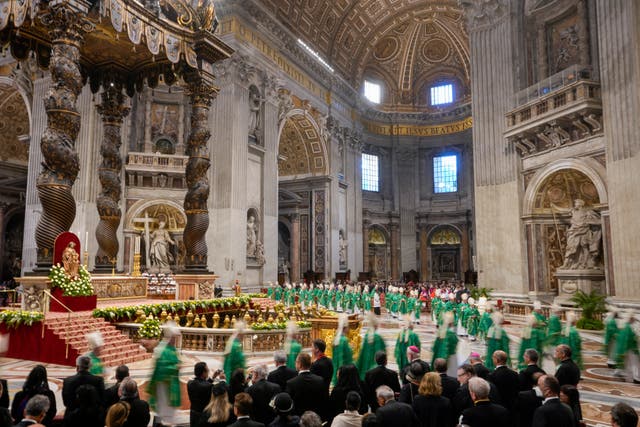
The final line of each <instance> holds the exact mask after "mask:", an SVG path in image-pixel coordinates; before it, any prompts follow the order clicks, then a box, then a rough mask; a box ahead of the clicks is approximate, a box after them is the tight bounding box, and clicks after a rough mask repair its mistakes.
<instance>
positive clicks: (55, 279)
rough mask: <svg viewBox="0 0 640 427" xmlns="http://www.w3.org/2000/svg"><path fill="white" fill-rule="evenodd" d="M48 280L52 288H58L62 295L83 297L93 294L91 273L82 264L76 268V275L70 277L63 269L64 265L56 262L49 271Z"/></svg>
mask: <svg viewBox="0 0 640 427" xmlns="http://www.w3.org/2000/svg"><path fill="white" fill-rule="evenodd" d="M49 280H51V286H52V287H53V288H60V289H62V291H63V294H62V295H64V296H67V297H84V296H91V295H93V286H91V274H89V272H88V271H87V268H86V267H85V266H84V265H81V266H80V268H79V269H78V277H77V278H75V279H71V278H70V277H69V276H68V275H67V273H66V272H65V271H64V267H62V266H61V265H60V264H56V265H54V266H53V267H51V270H50V271H49Z"/></svg>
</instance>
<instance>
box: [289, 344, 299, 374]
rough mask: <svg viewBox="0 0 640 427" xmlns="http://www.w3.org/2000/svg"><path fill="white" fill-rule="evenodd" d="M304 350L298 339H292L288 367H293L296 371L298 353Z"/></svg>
mask: <svg viewBox="0 0 640 427" xmlns="http://www.w3.org/2000/svg"><path fill="white" fill-rule="evenodd" d="M301 350H302V345H301V344H300V343H299V342H298V341H296V340H291V343H290V344H289V350H288V352H287V368H291V369H293V370H294V371H296V370H297V369H296V358H297V357H298V354H300V351H301Z"/></svg>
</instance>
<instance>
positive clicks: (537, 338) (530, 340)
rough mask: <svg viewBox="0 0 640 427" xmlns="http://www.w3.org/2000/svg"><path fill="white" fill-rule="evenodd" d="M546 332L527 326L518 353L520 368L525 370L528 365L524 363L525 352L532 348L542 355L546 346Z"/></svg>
mask: <svg viewBox="0 0 640 427" xmlns="http://www.w3.org/2000/svg"><path fill="white" fill-rule="evenodd" d="M544 339H545V336H544V330H542V329H540V328H536V327H530V326H526V327H525V328H524V330H523V336H522V341H521V342H520V350H519V351H518V367H519V368H520V369H524V368H526V367H527V365H526V364H525V363H524V352H525V351H526V350H527V349H529V348H532V349H534V350H535V351H537V352H538V354H540V355H541V354H542V345H543V344H544Z"/></svg>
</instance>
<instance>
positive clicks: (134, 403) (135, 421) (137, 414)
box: [122, 397, 197, 427]
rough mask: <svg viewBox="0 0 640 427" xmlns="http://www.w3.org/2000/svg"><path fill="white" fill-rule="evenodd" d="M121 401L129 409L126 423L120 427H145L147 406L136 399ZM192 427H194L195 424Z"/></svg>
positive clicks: (147, 414) (149, 416) (148, 412)
mask: <svg viewBox="0 0 640 427" xmlns="http://www.w3.org/2000/svg"><path fill="white" fill-rule="evenodd" d="M122 401H123V402H127V403H128V404H129V406H130V407H131V409H130V410H129V416H128V417H127V421H125V422H124V424H122V427H146V426H147V425H148V424H149V420H150V419H151V412H150V411H149V404H148V403H147V402H146V401H144V400H141V399H139V398H137V397H134V398H131V399H122ZM196 421H197V420H196ZM193 425H194V426H195V424H193Z"/></svg>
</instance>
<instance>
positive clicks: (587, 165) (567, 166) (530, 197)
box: [522, 159, 608, 216]
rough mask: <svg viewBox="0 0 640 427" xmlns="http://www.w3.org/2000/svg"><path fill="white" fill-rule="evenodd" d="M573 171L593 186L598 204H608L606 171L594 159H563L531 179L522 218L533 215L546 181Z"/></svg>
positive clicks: (525, 196) (524, 201) (526, 192)
mask: <svg viewBox="0 0 640 427" xmlns="http://www.w3.org/2000/svg"><path fill="white" fill-rule="evenodd" d="M563 170H565V171H575V172H577V173H580V174H582V175H584V176H585V177H586V178H588V179H589V180H590V181H591V183H592V184H593V186H594V188H595V190H596V192H597V197H598V203H599V204H601V205H607V204H608V197H607V187H606V184H605V182H606V181H605V176H606V171H605V170H604V167H603V166H602V165H601V164H600V163H598V162H597V161H596V160H594V159H563V160H558V161H556V162H552V163H550V164H549V165H547V166H546V167H544V168H542V169H540V170H539V171H537V172H536V173H535V175H534V176H533V177H532V179H531V181H530V182H529V185H528V186H527V189H526V191H525V195H524V200H523V206H522V213H523V215H524V216H530V215H533V214H534V213H535V211H536V200H539V193H540V191H541V189H542V186H543V185H545V184H546V183H547V182H548V181H547V180H548V179H550V178H552V177H553V175H554V174H555V173H557V172H559V171H563Z"/></svg>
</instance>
